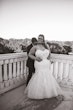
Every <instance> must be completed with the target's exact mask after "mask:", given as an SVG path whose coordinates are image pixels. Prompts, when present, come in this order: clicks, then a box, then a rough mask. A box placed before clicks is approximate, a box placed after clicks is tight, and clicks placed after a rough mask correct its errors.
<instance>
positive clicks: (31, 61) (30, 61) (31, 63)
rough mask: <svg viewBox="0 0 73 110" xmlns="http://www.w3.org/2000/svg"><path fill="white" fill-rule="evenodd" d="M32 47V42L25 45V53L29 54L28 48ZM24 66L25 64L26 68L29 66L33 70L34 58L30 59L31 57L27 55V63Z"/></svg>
mask: <svg viewBox="0 0 73 110" xmlns="http://www.w3.org/2000/svg"><path fill="white" fill-rule="evenodd" d="M32 47H33V45H32V44H30V45H29V46H28V47H27V54H29V51H30V49H31V48H32ZM26 66H27V67H28V68H30V69H31V70H32V72H34V71H35V68H34V60H32V59H31V58H29V57H28V59H27V64H26Z"/></svg>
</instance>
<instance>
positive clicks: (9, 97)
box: [0, 85, 73, 110]
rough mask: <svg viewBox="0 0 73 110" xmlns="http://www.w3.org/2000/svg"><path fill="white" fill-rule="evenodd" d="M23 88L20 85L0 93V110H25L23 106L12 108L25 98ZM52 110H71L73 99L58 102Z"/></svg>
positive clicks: (72, 109) (72, 108)
mask: <svg viewBox="0 0 73 110" xmlns="http://www.w3.org/2000/svg"><path fill="white" fill-rule="evenodd" d="M24 89H25V86H24V85H22V86H20V87H18V88H16V89H13V90H11V91H9V92H7V93H4V94H2V95H0V109H1V110H25V108H22V109H18V108H14V106H16V105H17V104H18V103H21V102H22V101H23V100H26V98H25V96H24V94H23V93H24ZM64 89H65V88H64ZM23 96H24V97H23ZM45 107H46V106H45ZM13 108H14V109H13ZM41 109H42V108H41ZM41 109H40V110H41ZM27 110H28V109H27ZM43 110H44V109H43ZM54 110H73V101H62V103H61V104H59V105H58V106H57V108H55V109H54Z"/></svg>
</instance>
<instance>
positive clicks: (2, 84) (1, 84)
mask: <svg viewBox="0 0 73 110" xmlns="http://www.w3.org/2000/svg"><path fill="white" fill-rule="evenodd" d="M2 64H3V61H0V88H3V87H4V83H3V76H2Z"/></svg>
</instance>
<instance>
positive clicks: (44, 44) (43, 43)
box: [38, 34, 48, 49]
mask: <svg viewBox="0 0 73 110" xmlns="http://www.w3.org/2000/svg"><path fill="white" fill-rule="evenodd" d="M40 36H41V37H42V38H43V42H42V43H41V44H42V45H43V46H44V47H45V48H46V49H48V47H47V45H48V44H47V45H46V43H45V37H44V35H43V34H40V35H39V36H38V37H40Z"/></svg>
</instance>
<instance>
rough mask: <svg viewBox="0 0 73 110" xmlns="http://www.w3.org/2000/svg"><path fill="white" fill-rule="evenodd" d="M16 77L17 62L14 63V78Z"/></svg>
mask: <svg viewBox="0 0 73 110" xmlns="http://www.w3.org/2000/svg"><path fill="white" fill-rule="evenodd" d="M15 77H16V62H14V63H13V78H15Z"/></svg>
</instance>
